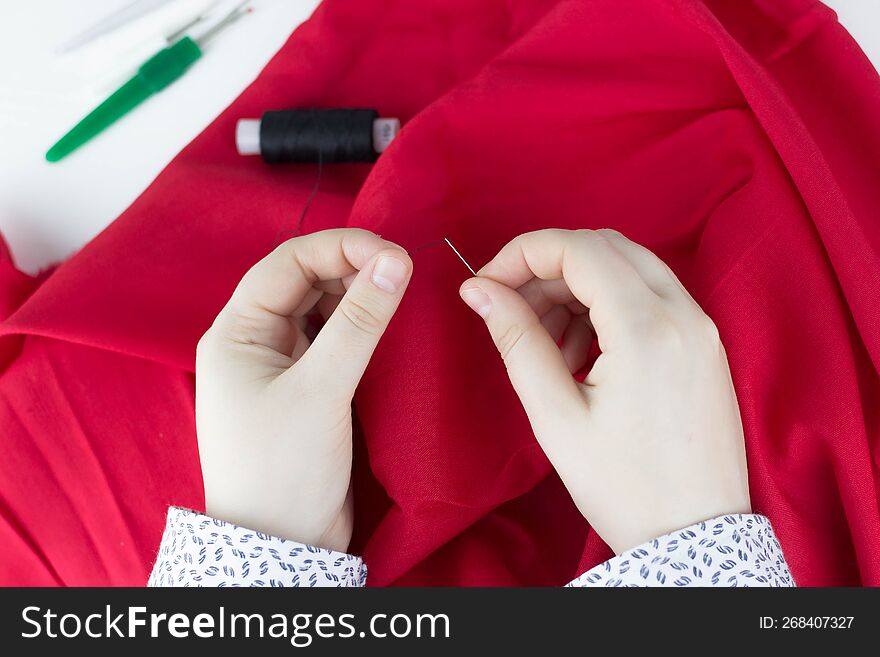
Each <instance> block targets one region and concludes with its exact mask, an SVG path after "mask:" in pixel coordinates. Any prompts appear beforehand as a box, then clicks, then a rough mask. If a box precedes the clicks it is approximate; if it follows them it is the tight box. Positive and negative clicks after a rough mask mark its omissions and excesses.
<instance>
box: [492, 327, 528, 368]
mask: <svg viewBox="0 0 880 657" xmlns="http://www.w3.org/2000/svg"><path fill="white" fill-rule="evenodd" d="M527 332H528V329H526V328H525V327H524V326H523V325H522V324H518V323H514V324H511V325H510V326H508V327H507V328H505V329H504V330H503V331H502V332H501V333H500V334H499V335H498V340H497V341H496V343H495V344H496V345H497V346H498V353H500V354H501V358H502V360H504V361H505V362H506V361H507V360H508V359H509V358H510V356H511V354H512V353H513V351H514V349H516V346H517V345H518V344H519V343H520V342H521V341H522V339H523V337H525V335H526V333H527Z"/></svg>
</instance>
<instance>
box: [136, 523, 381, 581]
mask: <svg viewBox="0 0 880 657" xmlns="http://www.w3.org/2000/svg"><path fill="white" fill-rule="evenodd" d="M366 580H367V567H366V566H365V565H364V562H363V560H362V559H361V558H360V557H355V556H352V555H350V554H345V553H344V552H335V551H333V550H325V549H323V548H316V547H312V546H310V545H303V544H302V543H297V542H296V541H288V540H286V539H283V538H276V537H274V536H269V535H268V534H262V533H260V532H256V531H253V530H251V529H245V528H244V527H238V526H237V525H233V524H231V523H228V522H223V521H222V520H215V519H214V518H210V517H208V516H206V515H203V514H201V513H196V512H195V511H190V510H188V509H181V508H179V507H171V508H170V509H168V520H167V522H166V524H165V533H164V534H163V535H162V543H161V544H160V546H159V554H158V556H157V558H156V565H155V566H153V572H152V573H151V574H150V579H149V582H148V583H147V586H282V587H283V586H336V587H344V586H364V584H365V583H366Z"/></svg>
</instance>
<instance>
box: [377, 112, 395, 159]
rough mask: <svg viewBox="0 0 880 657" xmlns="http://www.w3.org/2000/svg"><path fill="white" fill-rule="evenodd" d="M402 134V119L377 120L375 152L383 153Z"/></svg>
mask: <svg viewBox="0 0 880 657" xmlns="http://www.w3.org/2000/svg"><path fill="white" fill-rule="evenodd" d="M398 132H400V119H376V120H375V121H373V150H374V151H376V152H377V153H381V152H382V151H384V150H385V149H386V148H388V145H389V144H390V143H391V142H392V141H394V138H395V137H396V136H397V133H398Z"/></svg>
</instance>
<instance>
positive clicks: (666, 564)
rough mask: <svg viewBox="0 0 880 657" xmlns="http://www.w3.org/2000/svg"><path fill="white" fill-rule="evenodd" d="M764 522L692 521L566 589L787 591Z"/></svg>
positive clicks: (756, 518) (742, 518) (788, 583)
mask: <svg viewBox="0 0 880 657" xmlns="http://www.w3.org/2000/svg"><path fill="white" fill-rule="evenodd" d="M794 585H795V583H794V580H793V579H792V576H791V572H790V571H789V569H788V564H786V563H785V558H784V557H783V555H782V548H781V547H780V546H779V541H777V540H776V535H775V534H774V533H773V528H772V527H771V526H770V521H769V520H768V519H767V518H765V517H764V516H760V515H752V514H746V515H730V516H721V517H720V518H715V519H713V520H707V521H705V522H698V523H697V524H695V525H691V526H690V527H686V528H684V529H681V530H679V531H677V532H673V533H671V534H667V535H666V536H661V537H660V538H655V539H654V540H652V541H648V542H647V543H644V544H643V545H640V546H638V547H636V548H633V549H632V550H629V551H628V552H625V553H623V554H620V555H618V556H616V557H614V558H613V559H609V560H608V561H606V562H605V563H603V564H599V565H598V566H596V567H595V568H591V569H590V570H588V571H587V572H585V573H584V574H583V575H581V576H580V577H578V578H577V579H575V580H574V581H572V582H570V583H569V584H567V586H571V587H588V586H643V587H646V586H670V587H673V586H745V587H748V586H752V587H755V586H761V587H792V586H794Z"/></svg>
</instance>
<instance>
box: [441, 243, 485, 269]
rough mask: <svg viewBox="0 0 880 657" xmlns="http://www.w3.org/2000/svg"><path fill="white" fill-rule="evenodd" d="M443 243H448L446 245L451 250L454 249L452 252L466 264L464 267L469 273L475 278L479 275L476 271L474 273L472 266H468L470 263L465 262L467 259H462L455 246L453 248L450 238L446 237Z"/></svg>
mask: <svg viewBox="0 0 880 657" xmlns="http://www.w3.org/2000/svg"><path fill="white" fill-rule="evenodd" d="M443 241H444V242H446V243H447V244H448V245H449V248H450V249H452V250H453V251H454V252H455V255H457V256H458V259H459V260H461V261H462V262H463V263H464V266H465V267H467V268H468V271H469V272H470V273H472V274H473V275H474V276H476V275H477V272H475V271H474V268H473V267H471V266H470V265H469V264H468V261H467V260H465V259H464V258H463V257H462V255H461V254H460V253H459V252H458V249H456V248H455V247H454V246H452V242H450V241H449V238H448V237H444V238H443Z"/></svg>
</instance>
